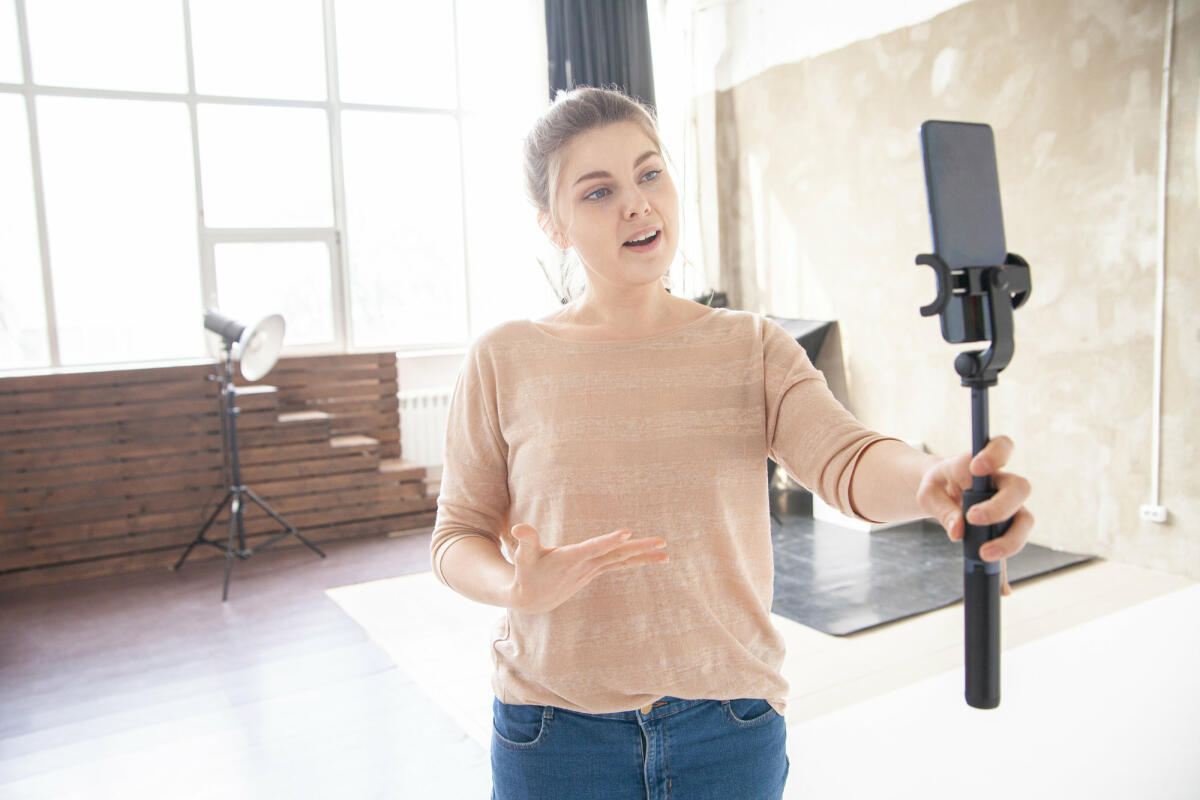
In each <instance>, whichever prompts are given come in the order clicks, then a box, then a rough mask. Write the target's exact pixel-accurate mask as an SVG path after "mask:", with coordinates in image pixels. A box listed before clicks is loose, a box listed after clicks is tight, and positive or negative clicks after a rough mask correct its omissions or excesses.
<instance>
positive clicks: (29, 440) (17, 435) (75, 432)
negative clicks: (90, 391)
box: [0, 407, 221, 452]
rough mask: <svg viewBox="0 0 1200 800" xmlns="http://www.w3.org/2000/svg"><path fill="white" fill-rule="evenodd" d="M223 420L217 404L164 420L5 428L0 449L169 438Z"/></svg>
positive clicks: (211, 428)
mask: <svg viewBox="0 0 1200 800" xmlns="http://www.w3.org/2000/svg"><path fill="white" fill-rule="evenodd" d="M220 425H221V423H220V419H219V417H218V415H217V409H216V408H215V407H214V408H213V409H212V412H211V413H205V414H192V415H186V416H182V417H167V418H164V419H149V420H147V419H122V420H114V421H109V422H103V423H100V424H97V425H73V426H71V427H65V428H43V429H39V430H32V431H20V432H12V431H6V432H4V433H3V435H0V452H3V451H12V450H29V449H40V448H44V447H61V446H63V445H80V444H99V443H103V442H124V441H130V440H133V439H152V438H158V437H164V438H170V437H173V436H185V435H191V434H203V433H213V434H219V432H220V429H221V428H220Z"/></svg>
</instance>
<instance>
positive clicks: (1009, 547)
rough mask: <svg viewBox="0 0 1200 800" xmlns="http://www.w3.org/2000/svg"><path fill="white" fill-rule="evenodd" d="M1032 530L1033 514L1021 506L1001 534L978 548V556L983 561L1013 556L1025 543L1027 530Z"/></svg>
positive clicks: (1027, 538)
mask: <svg viewBox="0 0 1200 800" xmlns="http://www.w3.org/2000/svg"><path fill="white" fill-rule="evenodd" d="M1031 530H1033V514H1030V513H1029V509H1027V508H1022V509H1021V510H1020V511H1018V512H1017V515H1016V516H1015V517H1013V521H1012V525H1009V526H1008V530H1007V531H1005V532H1004V535H1003V536H997V537H996V538H995V539H992V540H991V541H990V542H988V543H987V544H985V545H984V546H983V547H981V548H979V557H980V558H982V559H983V560H984V561H998V560H1000V559H1002V558H1009V557H1011V556H1015V555H1016V554H1017V553H1018V552H1020V550H1021V548H1022V547H1024V546H1025V543H1026V542H1027V541H1029V532H1030V531H1031Z"/></svg>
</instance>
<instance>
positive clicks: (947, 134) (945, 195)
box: [917, 120, 1031, 708]
mask: <svg viewBox="0 0 1200 800" xmlns="http://www.w3.org/2000/svg"><path fill="white" fill-rule="evenodd" d="M921 142H922V155H923V156H924V160H925V180H926V189H927V191H928V196H929V212H930V221H931V223H932V228H933V242H934V249H935V250H936V251H937V252H936V254H929V253H923V254H921V255H918V256H917V263H918V264H925V265H927V266H930V267H932V268H933V271H934V273H935V276H936V278H937V298H936V299H935V300H934V301H933V302H932V303H930V304H929V305H927V306H922V307H921V316H923V317H931V316H933V315H935V314H937V315H940V316H941V326H942V338H944V339H945V340H946V341H947V342H951V343H953V344H959V343H963V342H980V341H986V340H989V339H990V340H991V345H990V346H989V347H988V348H987V349H986V350H983V351H980V350H971V351H965V352H961V353H959V354H958V356H957V357H956V358H955V359H954V370H955V372H957V373H958V375H959V377H960V378H961V379H962V385H963V386H966V387H969V388H970V389H971V453H972V454H973V455H978V453H979V451H980V450H982V449H983V448H984V447H985V446H986V445H987V443H988V439H989V434H988V401H987V390H988V387H989V386H995V385H996V382H997V379H998V376H999V374H1000V371H1001V370H1003V369H1004V368H1005V367H1007V366H1008V363H1009V361H1011V360H1012V356H1013V309H1015V308H1019V307H1020V306H1021V305H1022V304H1024V303H1025V301H1026V300H1028V299H1029V292H1030V287H1031V284H1030V276H1029V264H1028V263H1027V262H1026V261H1025V259H1023V258H1021V257H1020V256H1018V255H1015V254H1013V253H1008V252H1006V250H1005V244H1004V223H1003V219H1002V217H1001V212H1000V179H999V176H998V173H997V169H996V150H995V143H994V140H993V136H992V129H991V128H990V127H989V126H987V125H980V124H976V123H963V122H942V121H937V120H930V121H927V122H925V123H924V124H923V125H922V126H921ZM971 483H972V485H971V488H970V489H966V490H964V491H963V494H962V511H963V524H964V525H965V526H966V527H965V531H964V533H963V622H964V637H963V643H964V663H965V669H966V691H965V695H966V700H967V704H968V705H970V706H972V707H974V708H995V707H996V706H998V705H1000V563H999V562H998V561H984V560H982V559H981V558H980V557H979V548H981V547H982V546H983V545H984V544H986V543H987V542H988V541H990V540H991V539H995V538H996V537H998V536H1001V535H1003V534H1004V532H1005V531H1006V530H1008V526H1009V525H1010V524H1011V523H1012V520H1011V519H1009V520H1005V521H1003V522H1000V523H997V524H994V525H972V524H971V523H970V522H967V521H966V520H967V510H968V509H969V508H970V507H971V506H973V505H975V504H976V503H982V502H983V501H984V500H987V499H988V498H990V497H992V496H993V495H995V494H996V490H995V488H993V486H992V482H991V478H990V477H989V476H986V475H984V476H982V477H980V476H972V481H971Z"/></svg>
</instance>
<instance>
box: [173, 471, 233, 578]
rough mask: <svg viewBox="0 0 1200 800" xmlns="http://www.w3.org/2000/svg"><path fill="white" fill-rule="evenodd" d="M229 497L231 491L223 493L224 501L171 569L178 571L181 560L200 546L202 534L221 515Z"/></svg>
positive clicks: (231, 495) (231, 493) (231, 494)
mask: <svg viewBox="0 0 1200 800" xmlns="http://www.w3.org/2000/svg"><path fill="white" fill-rule="evenodd" d="M231 497H233V490H232V489H231V490H229V491H228V492H226V493H225V499H223V500H222V501H221V503H220V504H219V505H218V506H217V510H216V511H214V512H213V513H212V515H211V516H210V517H209V518H208V521H207V522H205V523H204V527H203V528H201V529H200V532H199V533H197V534H196V538H195V539H192V543H191V544H189V545H188V546H187V550H184V551H183V555H181V556H180V557H179V560H178V561H177V562H175V566H173V567H171V569H173V570H176V571H178V569H179V568H180V567H182V566H183V560H184V559H185V558H187V557H188V554H189V553H191V552H192V548H193V547H195V546H196V545H198V544H200V542H201V541H203V539H204V532H205V531H206V530H208V528H209V526H210V525H212V524H213V522H214V521H216V519H217V515H218V514H220V513H221V509H223V508H224V507H225V504H226V503H228V502H229V498H231Z"/></svg>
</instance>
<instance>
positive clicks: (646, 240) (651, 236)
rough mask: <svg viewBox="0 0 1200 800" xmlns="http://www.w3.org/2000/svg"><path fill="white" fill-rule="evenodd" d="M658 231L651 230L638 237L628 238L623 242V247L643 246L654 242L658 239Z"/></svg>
mask: <svg viewBox="0 0 1200 800" xmlns="http://www.w3.org/2000/svg"><path fill="white" fill-rule="evenodd" d="M658 233H659V232H658V231H652V232H651V233H648V234H645V235H644V236H642V237H641V238H640V239H630V240H629V241H628V242H625V244H624V247H645V246H646V245H648V244H654V242H655V241H657V240H658Z"/></svg>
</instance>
